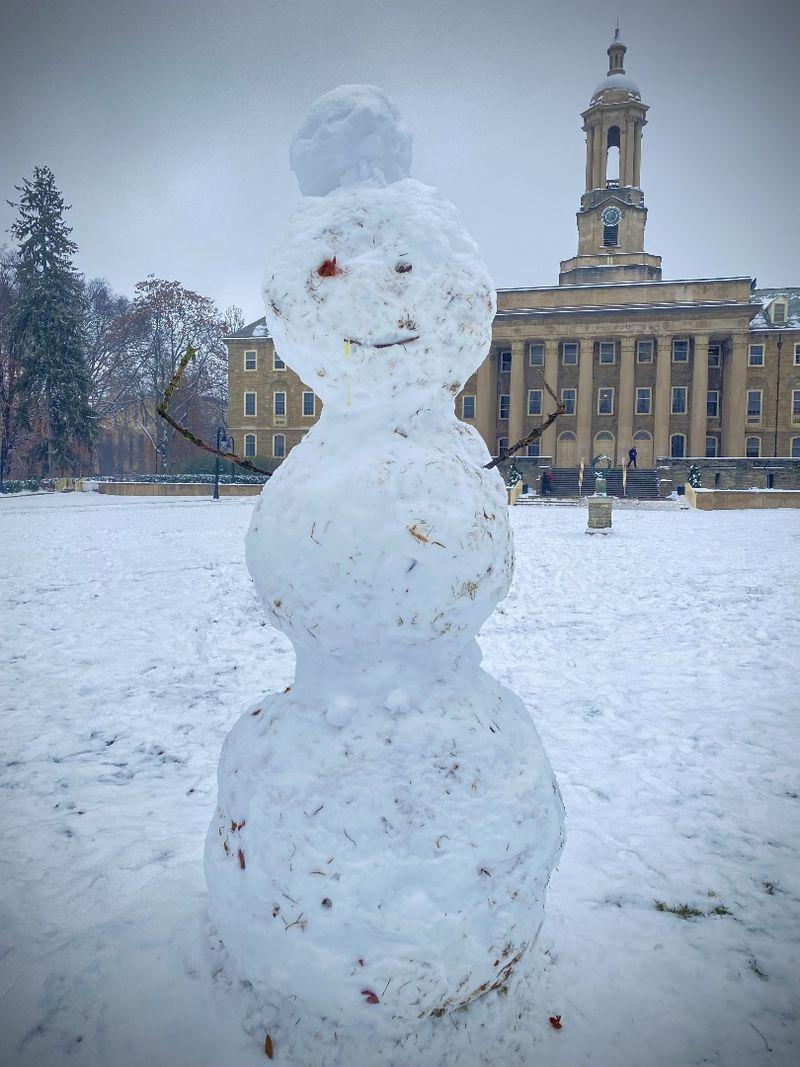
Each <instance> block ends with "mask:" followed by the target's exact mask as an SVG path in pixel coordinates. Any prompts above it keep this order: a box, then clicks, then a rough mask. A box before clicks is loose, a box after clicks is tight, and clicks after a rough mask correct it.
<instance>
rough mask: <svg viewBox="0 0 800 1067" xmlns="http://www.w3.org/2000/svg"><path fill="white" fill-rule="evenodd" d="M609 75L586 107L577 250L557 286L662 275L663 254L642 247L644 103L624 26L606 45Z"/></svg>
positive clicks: (563, 265)
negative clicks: (628, 63) (629, 62)
mask: <svg viewBox="0 0 800 1067" xmlns="http://www.w3.org/2000/svg"><path fill="white" fill-rule="evenodd" d="M607 52H608V73H607V74H606V76H605V78H604V79H603V80H602V81H601V82H600V84H599V85H598V86H597V88H596V89H595V91H594V92H593V93H592V97H591V100H590V101H589V107H588V108H587V109H586V111H584V112H583V115H582V118H583V129H584V132H585V133H586V188H585V192H584V194H583V196H582V197H581V206H580V211H578V254H577V256H573V258H572V259H565V260H563V261H562V263H561V273H560V274H559V278H558V281H559V285H599V284H608V283H613V282H645V281H660V280H661V256H654V255H651V254H650V253H648V252H645V250H644V227H645V222H646V221H647V208H646V207H645V206H644V193H643V192H642V190H641V187H640V186H641V163H642V130H643V128H644V126H645V124H646V122H647V119H646V117H645V116H646V114H647V111H648V108H647V105H646V104H643V103H642V94H641V92H640V91H639V87H638V85H637V84H636V82H635V81H634V80H633V79H632V78H630V77H629V76H628V75H627V74H626V72H625V53H626V52H627V48H626V46H625V44H624V42H623V40H622V37H621V35H620V30H619V24H617V28H616V30H615V31H614V38H613V40H612V41H611V44H610V45H609V46H608V49H607Z"/></svg>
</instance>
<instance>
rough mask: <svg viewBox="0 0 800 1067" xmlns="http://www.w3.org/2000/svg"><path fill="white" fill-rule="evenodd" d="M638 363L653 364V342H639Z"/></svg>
mask: <svg viewBox="0 0 800 1067" xmlns="http://www.w3.org/2000/svg"><path fill="white" fill-rule="evenodd" d="M636 362H637V363H652V362H653V342H652V341H637V342H636Z"/></svg>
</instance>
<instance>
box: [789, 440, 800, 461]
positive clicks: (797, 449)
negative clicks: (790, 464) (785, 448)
mask: <svg viewBox="0 0 800 1067" xmlns="http://www.w3.org/2000/svg"><path fill="white" fill-rule="evenodd" d="M790 451H791V453H792V459H800V437H793V438H792V447H791V449H790Z"/></svg>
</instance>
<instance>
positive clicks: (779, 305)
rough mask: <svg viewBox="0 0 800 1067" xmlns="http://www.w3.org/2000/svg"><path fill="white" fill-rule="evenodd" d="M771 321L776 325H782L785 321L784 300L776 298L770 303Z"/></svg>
mask: <svg viewBox="0 0 800 1067" xmlns="http://www.w3.org/2000/svg"><path fill="white" fill-rule="evenodd" d="M772 321H773V322H774V323H775V325H776V326H783V324H784V323H785V322H786V302H785V301H784V300H776V301H775V303H774V304H773V305H772Z"/></svg>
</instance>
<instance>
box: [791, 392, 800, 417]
mask: <svg viewBox="0 0 800 1067" xmlns="http://www.w3.org/2000/svg"><path fill="white" fill-rule="evenodd" d="M792 422H800V389H792Z"/></svg>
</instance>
